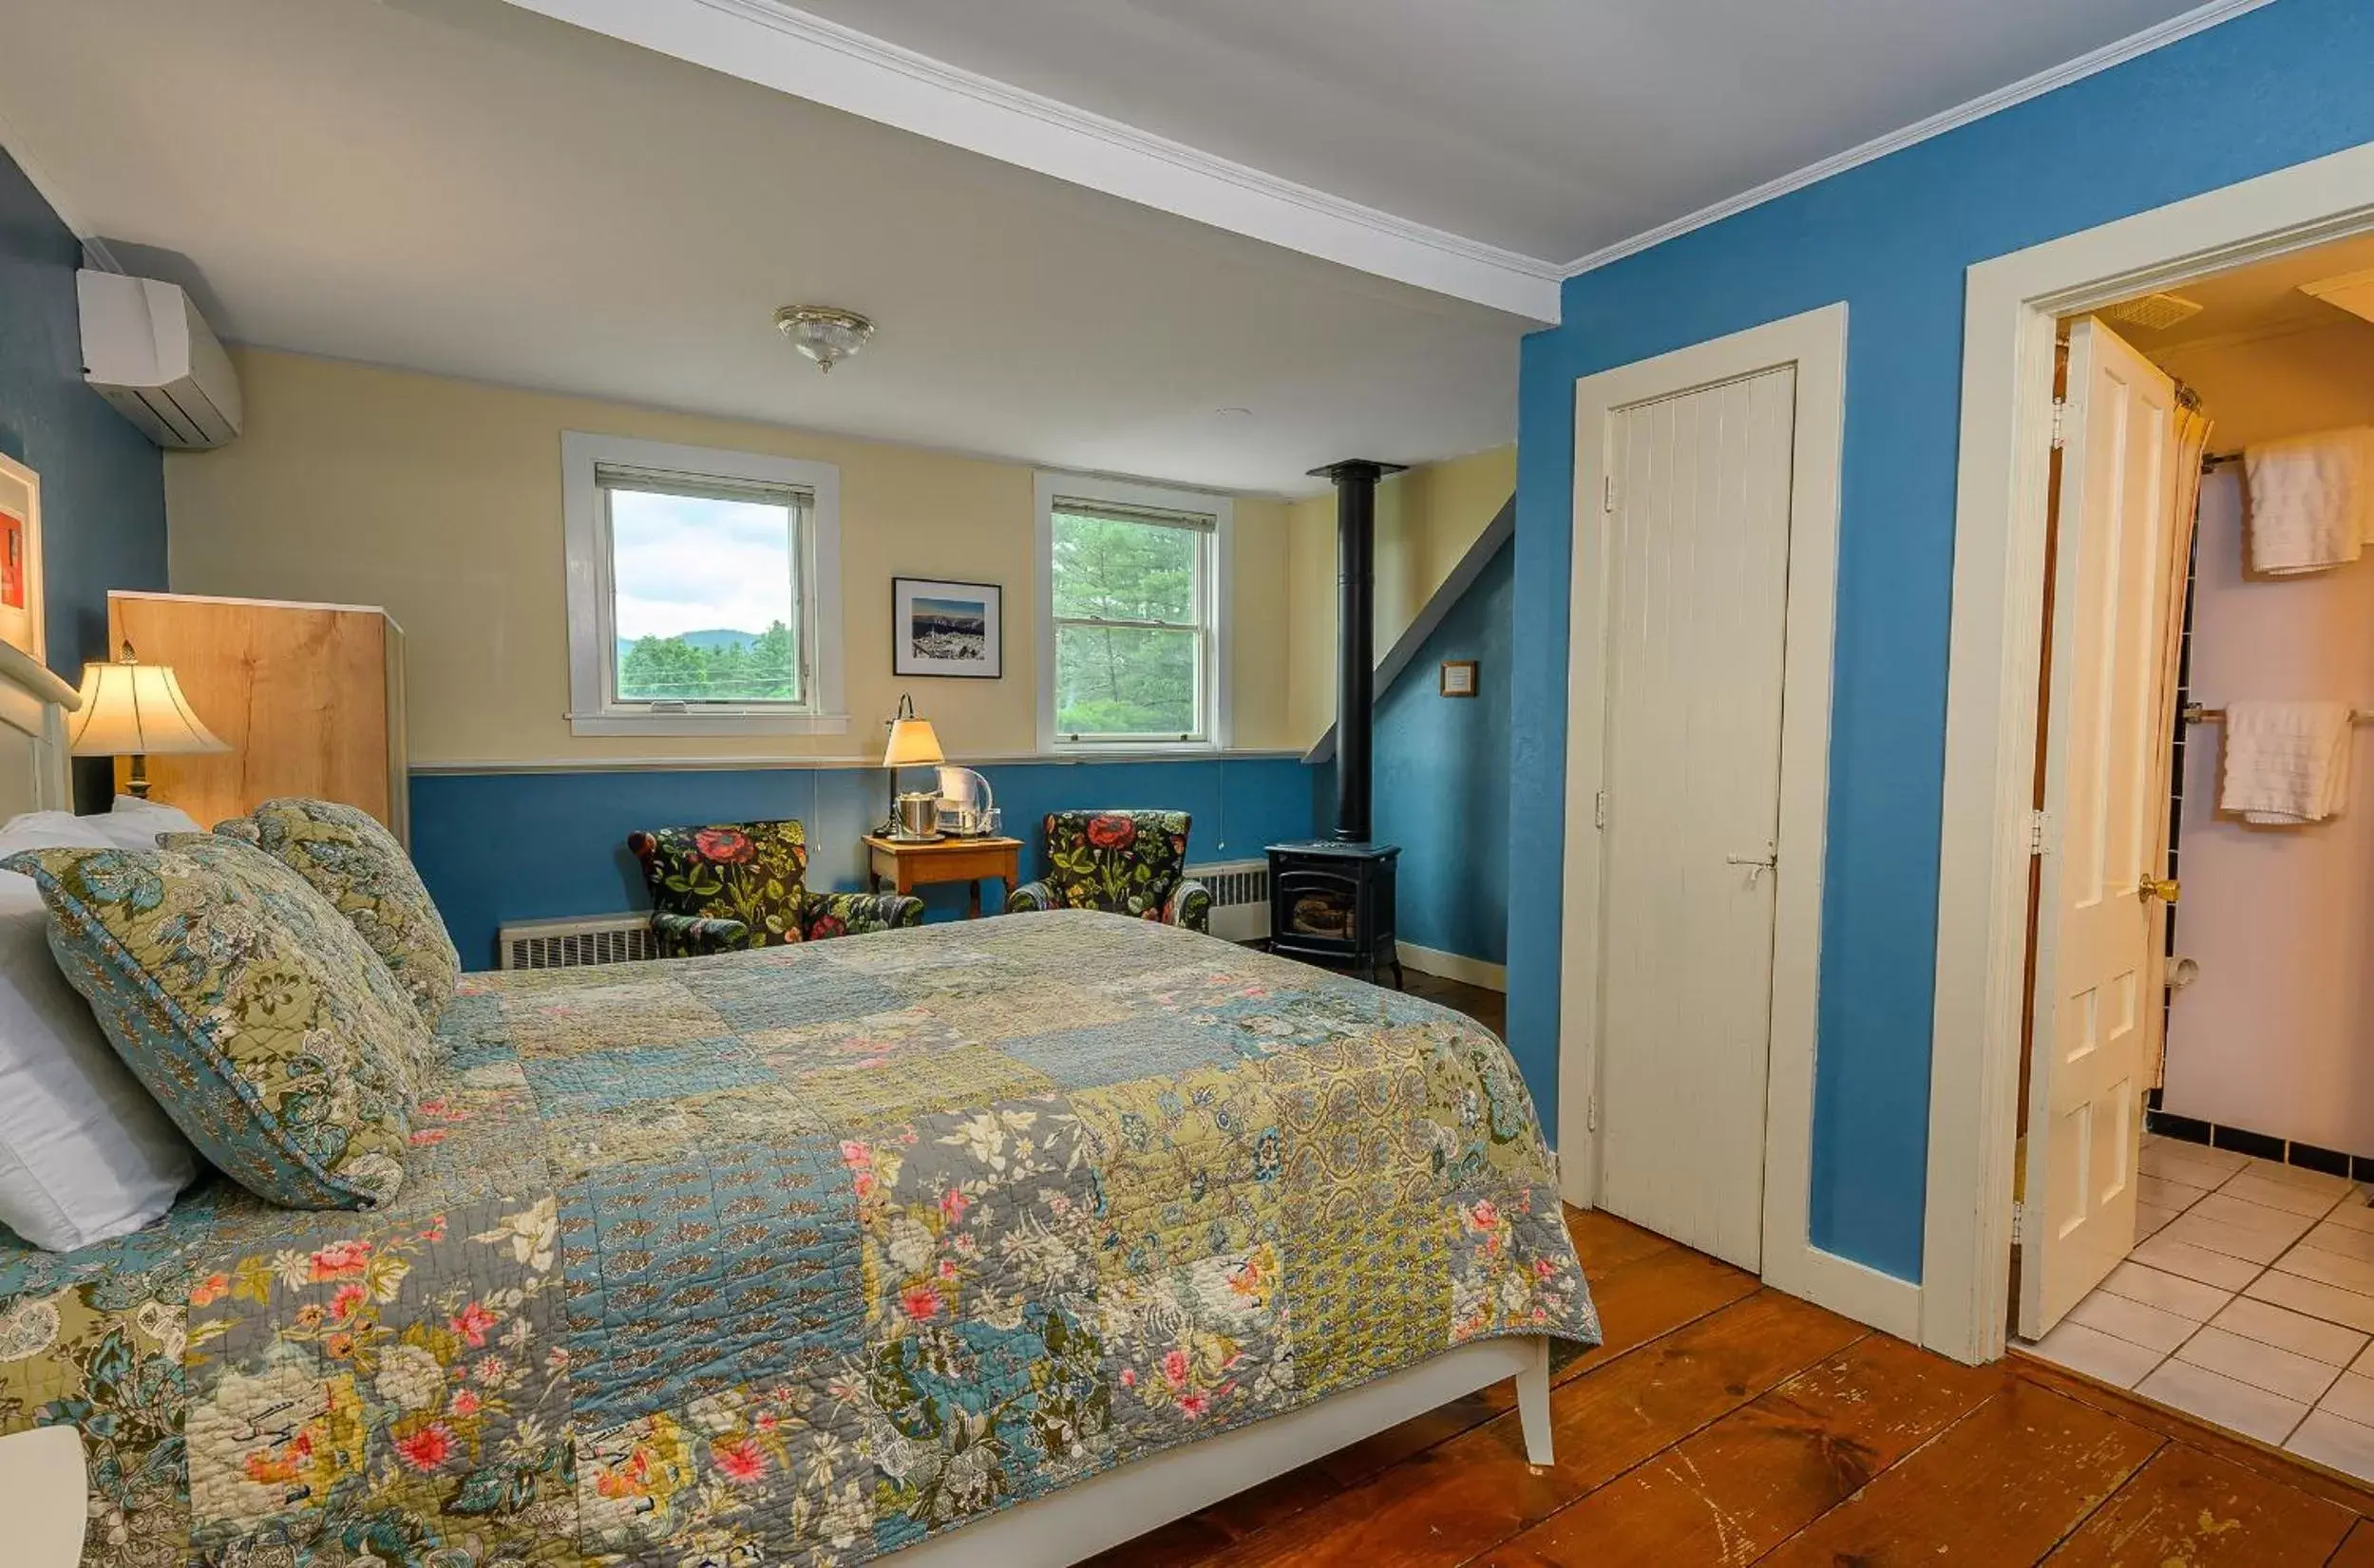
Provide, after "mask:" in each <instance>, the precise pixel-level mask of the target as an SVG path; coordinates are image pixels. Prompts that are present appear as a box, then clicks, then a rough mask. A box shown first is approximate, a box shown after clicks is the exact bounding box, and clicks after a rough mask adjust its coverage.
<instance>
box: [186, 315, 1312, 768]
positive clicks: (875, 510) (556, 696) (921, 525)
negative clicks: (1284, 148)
mask: <svg viewBox="0 0 2374 1568" xmlns="http://www.w3.org/2000/svg"><path fill="white" fill-rule="evenodd" d="M236 358H237V363H238V368H239V376H240V381H241V386H242V388H243V390H244V392H245V394H246V403H247V422H248V423H247V429H246V432H245V433H244V434H242V435H241V436H240V437H239V439H238V440H237V441H235V442H233V443H232V444H229V445H228V446H225V447H222V448H219V449H218V450H216V451H212V452H175V453H170V454H168V455H167V457H166V460H165V496H166V506H167V513H168V516H169V518H170V526H171V563H170V564H171V573H172V577H171V580H172V583H173V586H174V588H175V589H176V590H177V591H178V592H181V593H190V594H224V595H245V596H251V597H260V598H294V599H316V600H330V601H336V602H345V603H360V604H376V605H383V606H385V607H386V608H387V609H388V611H389V613H390V614H393V615H394V616H395V618H396V619H397V621H399V622H400V623H401V624H402V625H403V627H404V629H405V633H406V645H407V648H408V681H409V687H410V699H411V700H410V723H411V745H412V760H413V762H414V763H415V764H416V765H426V764H457V763H465V764H489V763H504V762H546V761H553V760H563V759H566V760H579V761H594V760H598V759H602V758H609V757H617V758H630V757H688V758H690V757H718V758H726V757H750V758H760V759H765V758H787V757H791V758H801V759H807V760H813V761H826V760H843V761H851V762H861V761H867V760H872V761H877V762H878V761H879V759H880V756H881V749H880V746H881V743H880V740H879V736H880V734H881V727H880V726H881V722H882V721H883V720H884V719H886V718H887V717H888V716H889V714H890V712H891V710H892V709H893V708H894V707H895V706H896V704H897V700H898V696H899V693H900V692H901V691H912V692H913V693H914V696H915V700H916V705H917V707H918V708H920V709H921V711H922V712H924V713H925V714H926V715H927V716H929V717H930V718H931V720H932V721H933V724H934V726H935V727H936V728H937V729H938V730H939V732H940V739H941V742H942V744H943V745H944V746H947V748H948V749H949V751H950V753H951V754H952V755H955V756H958V757H959V758H981V757H995V756H1016V755H1022V754H1027V753H1029V752H1031V751H1033V750H1034V749H1035V746H1036V733H1037V732H1036V724H1035V711H1034V704H1035V700H1036V692H1037V682H1036V678H1035V658H1036V642H1037V627H1036V612H1035V604H1036V596H1035V587H1034V584H1035V576H1034V574H1035V568H1036V563H1035V536H1036V525H1035V519H1034V518H1033V515H1032V506H1033V501H1032V470H1031V469H1030V468H1029V467H1027V466H1023V465H1020V464H1016V463H996V462H989V461H985V460H981V459H978V458H968V457H960V456H956V455H953V454H950V453H945V452H938V451H930V450H924V449H921V448H916V447H908V446H896V445H889V444H882V443H876V442H865V441H857V440H852V439H849V438H846V437H841V436H828V435H820V434H816V433H814V432H809V431H802V430H792V429H788V428H784V427H781V426H776V425H756V424H742V423H736V422H732V421H726V420H717V419H710V418H704V417H698V416H693V415H685V414H675V413H668V412H664V411H661V410H657V409H651V408H640V407H634V406H625V405H620V404H611V403H598V402H593V401H589V400H585V399H579V398H569V397H560V396H553V395H549V394H545V393H539V392H528V391H521V390H517V389H514V388H510V387H495V386H489V385H485V384H483V383H477V382H465V381H454V380H447V379H444V378H440V377H433V376H425V375H416V374H412V373H409V372H404V371H394V370H385V369H378V368H370V367H367V366H361V365H354V364H349V363H345V362H340V361H332V360H322V359H313V358H308V357H304V356H300V355H294V354H284V353H275V352H266V351H258V350H242V351H240V352H238V353H237V355H236ZM786 373H787V374H788V373H793V372H791V371H788V370H787V372H786ZM563 430H592V431H598V432H602V433H605V434H612V435H621V436H634V437H639V438H643V439H647V440H653V441H666V442H680V443H685V444H693V445H700V446H719V447H727V448H731V449H735V450H740V451H749V452H764V453H769V454H775V455H781V456H786V457H797V458H805V459H809V460H812V461H815V462H821V463H833V464H835V465H837V466H838V467H839V468H840V470H841V560H842V616H843V628H844V635H845V653H844V658H845V663H844V670H845V690H846V694H847V701H848V708H849V713H850V721H851V722H850V727H849V731H848V733H847V734H845V735H823V736H805V737H801V736H785V737H727V736H721V737H717V738H715V739H694V740H677V739H645V738H636V737H605V738H591V737H586V738H579V737H576V736H573V735H571V734H570V732H569V726H568V722H567V720H566V718H565V717H564V714H565V713H566V710H567V707H568V644H567V631H566V619H567V598H566V591H565V585H564V582H563V576H562V555H561V516H560V432H561V431H563ZM1235 518H1236V528H1235V536H1234V550H1233V555H1234V559H1233V567H1234V570H1233V572H1232V578H1233V584H1232V601H1231V610H1232V614H1233V620H1232V625H1233V632H1232V645H1233V647H1232V652H1233V658H1232V665H1233V680H1232V686H1233V691H1232V702H1233V708H1234V728H1235V734H1234V737H1233V740H1234V746H1235V748H1236V749H1238V750H1266V749H1281V748H1285V747H1290V746H1295V745H1296V744H1297V742H1298V738H1299V734H1300V732H1299V731H1298V730H1297V729H1296V728H1295V727H1293V726H1292V725H1291V723H1290V722H1289V713H1288V699H1289V691H1288V687H1289V673H1288V671H1289V669H1290V667H1291V658H1292V651H1291V650H1290V649H1289V647H1288V639H1287V636H1286V633H1285V628H1286V626H1287V625H1288V624H1289V623H1290V620H1291V617H1290V615H1289V614H1288V608H1289V598H1288V595H1289V593H1290V581H1291V577H1290V571H1289V558H1288V549H1287V546H1288V539H1289V533H1288V527H1287V507H1286V505H1285V503H1284V502H1282V501H1274V500H1266V499H1261V498H1240V499H1239V500H1238V501H1237V502H1236V507H1235ZM892 576H943V577H955V578H961V579H965V580H970V581H978V582H994V583H999V584H1002V585H1003V586H1004V589H1005V661H1006V662H1005V676H1004V678H1003V679H1002V680H997V681H972V680H944V679H943V680H924V679H901V678H898V677H894V676H893V675H892V674H891V673H890V651H889V642H890V630H889V620H890V578H891V577H892ZM869 750H870V752H871V758H870V759H869V758H868V755H867V754H868V752H869Z"/></svg>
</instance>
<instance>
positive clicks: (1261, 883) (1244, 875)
mask: <svg viewBox="0 0 2374 1568" xmlns="http://www.w3.org/2000/svg"><path fill="white" fill-rule="evenodd" d="M1187 876H1189V877H1190V878H1194V879H1195V880H1196V881H1199V882H1201V883H1203V884H1204V885H1205V886H1206V887H1207V888H1210V889H1211V891H1212V935H1215V936H1225V937H1226V938H1227V939H1228V940H1229V941H1231V942H1258V941H1260V940H1261V939H1262V938H1263V937H1265V936H1267V935H1269V862H1268V861H1267V860H1214V861H1213V862H1212V863H1211V864H1209V865H1191V866H1188V867H1187Z"/></svg>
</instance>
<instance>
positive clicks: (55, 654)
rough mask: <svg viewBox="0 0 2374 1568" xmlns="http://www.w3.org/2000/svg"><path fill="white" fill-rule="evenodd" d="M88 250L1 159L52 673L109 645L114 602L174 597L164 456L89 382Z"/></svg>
mask: <svg viewBox="0 0 2374 1568" xmlns="http://www.w3.org/2000/svg"><path fill="white" fill-rule="evenodd" d="M82 257H83V247H82V242H81V241H80V240H78V239H77V238H75V236H74V234H73V232H72V231H71V230H69V229H67V227H66V224H65V223H64V222H63V221H61V220H60V218H59V217H58V215H57V214H56V213H54V212H52V211H51V210H50V208H49V203H48V202H47V201H45V200H43V199H42V197H41V193H40V192H39V191H37V190H35V189H34V188H33V184H32V181H30V180H29V179H26V178H25V172H24V171H23V170H22V169H20V168H18V167H17V166H16V163H15V161H13V160H12V159H10V158H9V156H8V154H7V153H6V152H5V151H0V452H6V453H7V454H8V455H9V457H12V458H14V459H16V460H17V461H18V462H19V463H24V464H25V465H26V466H28V467H29V468H31V469H32V470H33V472H34V473H36V474H39V475H40V476H41V505H42V549H43V552H44V555H45V557H46V566H47V570H46V573H45V576H46V582H45V587H46V589H47V594H48V602H47V610H48V615H47V620H48V625H47V633H48V639H49V666H50V668H51V669H53V670H55V671H58V673H60V674H61V675H64V676H65V677H66V679H67V680H69V681H71V680H78V679H79V678H80V677H81V675H82V671H83V661H84V660H85V659H95V658H100V657H102V656H104V650H105V648H106V645H107V590H108V589H110V588H142V589H161V588H162V587H164V586H165V481H164V455H163V454H162V453H161V452H159V451H158V450H157V448H156V447H155V446H153V445H151V444H149V441H148V438H147V437H146V436H143V435H142V434H141V433H140V432H139V431H138V430H136V429H134V428H132V426H131V425H129V424H128V423H126V422H125V421H124V420H123V417H122V416H120V415H119V414H117V413H116V411H115V410H114V409H113V408H110V407H108V406H107V405H106V402H105V400H104V399H103V398H101V397H100V395H99V394H98V393H97V392H94V391H92V390H91V389H90V387H88V386H86V385H85V383H84V381H83V331H82V312H81V310H80V308H79V307H78V306H77V305H76V303H75V298H74V273H75V269H76V268H78V267H80V266H81V265H82Z"/></svg>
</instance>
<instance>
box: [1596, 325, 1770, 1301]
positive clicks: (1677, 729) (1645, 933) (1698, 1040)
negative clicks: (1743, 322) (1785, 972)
mask: <svg viewBox="0 0 2374 1568" xmlns="http://www.w3.org/2000/svg"><path fill="white" fill-rule="evenodd" d="M1795 419H1796V370H1795V367H1794V366H1784V367H1782V368H1777V369H1773V370H1767V371H1764V372H1762V373H1760V374H1757V375H1754V376H1750V377H1747V378H1745V379H1742V380H1738V381H1733V382H1728V383H1725V384H1723V385H1720V386H1716V387H1705V388H1702V389H1700V390H1698V391H1693V392H1687V393H1683V394H1681V395H1679V396H1675V397H1669V398H1662V399H1659V400H1657V401H1655V402H1653V403H1646V404H1642V405H1638V406H1633V407H1630V408H1626V409H1623V410H1620V411H1619V412H1617V413H1616V414H1615V415H1613V416H1612V417H1611V419H1610V421H1609V429H1608V442H1609V450H1608V465H1609V472H1610V474H1611V478H1612V483H1613V495H1612V497H1611V501H1612V515H1611V518H1610V523H1611V527H1610V530H1609V538H1610V545H1611V548H1610V551H1609V559H1610V569H1611V571H1612V573H1613V575H1614V579H1615V580H1614V583H1613V589H1614V592H1613V595H1612V606H1611V609H1612V617H1613V618H1612V620H1611V623H1610V629H1609V639H1608V640H1609V646H1608V651H1607V652H1608V694H1607V708H1606V723H1607V740H1606V763H1605V778H1606V780H1607V784H1608V789H1607V802H1606V817H1607V825H1606V829H1605V851H1604V855H1605V860H1604V862H1603V863H1604V866H1605V872H1604V877H1603V880H1602V884H1601V885H1602V896H1603V898H1604V900H1605V901H1604V909H1603V918H1602V925H1601V930H1602V932H1603V934H1604V935H1603V942H1604V951H1603V956H1602V965H1601V974H1602V975H1603V977H1604V978H1603V982H1602V986H1601V1020H1600V1040H1601V1042H1602V1045H1601V1063H1602V1067H1601V1073H1602V1077H1601V1090H1600V1093H1601V1105H1600V1129H1601V1130H1600V1188H1599V1192H1600V1204H1601V1206H1602V1207H1604V1208H1606V1209H1607V1210H1609V1211H1610V1212H1612V1213H1615V1214H1618V1215H1622V1216H1623V1217H1624V1218H1625V1219H1631V1220H1635V1221H1637V1222H1638V1223H1640V1224H1643V1225H1645V1226H1647V1227H1648V1228H1649V1229H1651V1230H1654V1231H1657V1232H1659V1233H1661V1234H1662V1235H1665V1236H1670V1237H1674V1238H1675V1239H1677V1240H1680V1241H1683V1242H1686V1243H1688V1244H1689V1245H1691V1246H1693V1247H1697V1248H1700V1250H1702V1251H1705V1252H1710V1253H1713V1254H1714V1255H1715V1256H1719V1257H1722V1258H1725V1259H1728V1260H1729V1261H1731V1262H1734V1263H1737V1264H1739V1265H1740V1266H1741V1267H1743V1268H1749V1269H1755V1268H1757V1267H1759V1265H1760V1262H1761V1257H1762V1251H1763V1218H1764V1124H1765V1107H1764V1101H1765V1083H1766V1077H1767V1072H1768V1068H1769V1065H1770V1054H1771V1030H1772V975H1773V907H1774V887H1775V884H1776V881H1777V879H1778V878H1781V877H1785V876H1788V875H1789V874H1790V868H1789V867H1787V866H1778V867H1775V866H1772V865H1770V864H1769V862H1770V861H1771V860H1773V858H1774V851H1775V844H1776V839H1777V835H1778V832H1779V802H1780V721H1781V654H1782V652H1783V644H1784V633H1785V627H1786V615H1787V608H1788V595H1789V581H1788V573H1789V506H1790V483H1791V453H1792V448H1793V446H1794V443H1795Z"/></svg>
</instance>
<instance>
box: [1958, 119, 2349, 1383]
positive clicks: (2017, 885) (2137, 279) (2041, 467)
mask: <svg viewBox="0 0 2374 1568" xmlns="http://www.w3.org/2000/svg"><path fill="white" fill-rule="evenodd" d="M2369 193H2374V145H2367V146H2360V147H2352V148H2350V149H2348V150H2347V151H2346V152H2339V153H2334V154H2331V155H2330V156H2328V157H2326V158H2320V159H2317V160H2315V161H2311V162H2308V163H2301V164H2296V165H2294V166H2293V167H2291V168H2288V169H2282V170H2278V171H2276V172H2275V173H2273V174H2269V175H2263V176H2261V177H2260V178H2258V179H2249V180H2244V181H2242V182H2241V183H2239V184H2234V185H2229V186H2226V187H2224V188H2223V189H2220V190H2215V191H2211V192H2208V193H2205V194H2204V195H2201V196H2196V197H2193V198H2189V199H2187V200H2183V201H2178V202H2175V203H2172V204H2170V205H2168V206H2165V207H2159V208H2155V209H2154V210H2152V211H2150V212H2145V213H2138V214H2137V215H2135V216H2134V217H2126V218H2121V219H2119V220H2118V221H2117V222H2113V223H2106V224H2103V225H2101V226H2100V227H2099V228H2094V229H2088V230H2086V231H2084V232H2083V233H2080V234H2074V235H2068V236H2063V237H2061V238H2060V239H2056V240H2051V241H2049V242H2047V243H2045V244H2042V245H2038V246H2035V247H2032V248H2031V249H2028V250H2024V251H2018V252H2014V253H2013V254H2011V255H2004V256H1998V257H1996V258H1995V259H1993V260H1991V261H1985V262H1981V263H1979V264H1977V265H1976V266H1973V267H1971V268H1970V269H1969V273H1968V283H1967V292H1966V303H1965V309H1964V317H1963V358H1962V427H1961V444H1960V465H1959V471H1958V475H1957V479H1956V489H1955V502H1954V562H1953V614H1952V625H1951V630H1950V633H1949V642H1948V648H1947V692H1946V776H1945V796H1944V801H1943V805H1942V813H1941V822H1940V835H1939V837H1940V843H1939V855H1938V901H1937V984H1936V999H1935V1006H1934V1017H1933V1022H1932V1033H1931V1045H1930V1068H1929V1110H1928V1196H1927V1203H1926V1210H1925V1217H1924V1230H1923V1244H1922V1256H1923V1261H1924V1269H1923V1299H1922V1313H1921V1335H1920V1337H1921V1342H1922V1343H1923V1344H1925V1345H1927V1346H1928V1348H1930V1349H1931V1350H1934V1351H1941V1352H1943V1353H1945V1354H1947V1355H1951V1356H1955V1357H1958V1358H1960V1359H1962V1360H1965V1361H1989V1360H1993V1359H1995V1358H1996V1357H1998V1356H2000V1355H2001V1354H2002V1353H2003V1350H2004V1330H2005V1326H2006V1325H2005V1315H2006V1308H2005V1303H2006V1300H2007V1289H2008V1279H2009V1274H2010V1266H2011V1227H2010V1219H2011V1192H2012V1163H2013V1160H2012V1145H2013V1138H2014V1132H2015V1128H2016V1127H2017V1125H2018V1121H2017V1117H2016V1115H2015V1105H2014V1102H2015V1100H2016V1098H2017V1093H2018V1084H2019V1072H2020V1017H2021V1011H2022V1004H2023V990H2024V987H2025V969H2026V953H2027V884H2028V852H2027V834H2026V818H2027V814H2028V811H2029V809H2030V806H2029V803H2030V800H2031V798H2032V791H2033V789H2034V784H2035V760H2036V744H2037V734H2038V731H2037V719H2038V714H2037V671H2038V659H2039V657H2040V653H2041V645H2042V615H2043V547H2044V522H2045V474H2046V468H2047V458H2048V455H2049V450H2050V445H2051V417H2052V416H2051V403H2052V366H2053V337H2054V321H2055V318H2056V317H2058V316H2061V315H2063V314H2071V313H2077V312H2084V311H2089V310H2093V309H2097V308H2099V307H2100V306H2103V305H2107V304H2110V303H2112V302H2113V301H2116V300H2119V299H2124V298H2128V297H2130V296H2132V295H2135V294H2138V293H2151V292H2152V291H2154V290H2156V289H2162V288H2168V287H2171V286H2173V285H2175V284H2179V283H2182V282H2184V281H2186V280H2188V279H2190V278H2194V277H2198V276H2201V275H2203V274H2208V273H2213V272H2218V271H2223V270H2225V269H2227V268H2231V267H2234V266H2238V265H2243V264H2246V263H2248V262H2251V261H2255V260H2261V259H2264V258H2266V257H2268V256H2270V255H2283V254H2285V253H2287V252H2289V251H2296V250H2300V249H2302V248H2304V247H2307V246H2309V245H2314V244H2319V243H2322V242H2324V241H2326V240H2328V239H2336V238H2341V237H2344V236H2348V235H2353V234H2363V233H2366V232H2370V231H2374V196H2370V195H2369Z"/></svg>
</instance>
